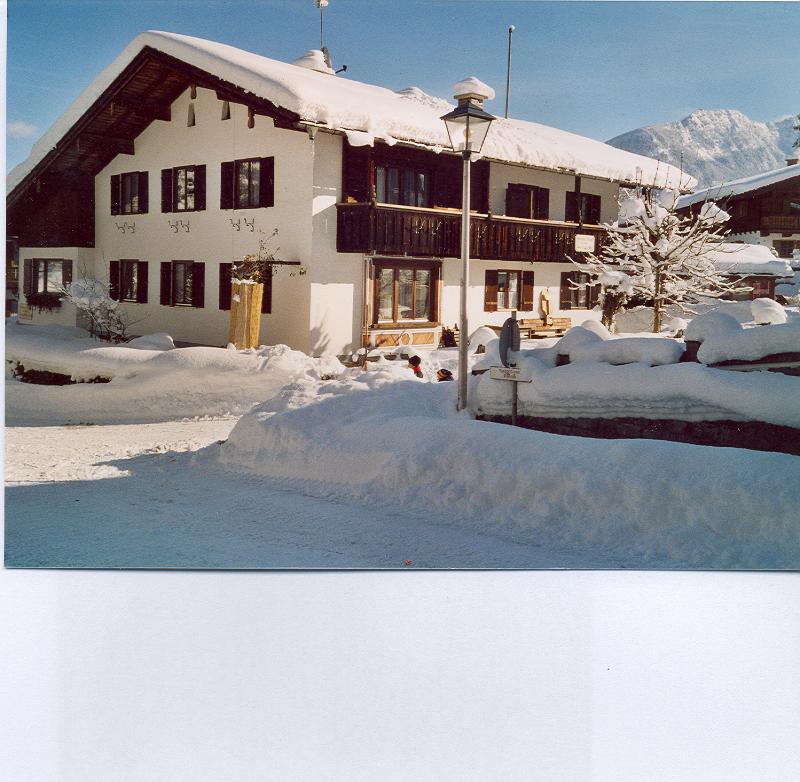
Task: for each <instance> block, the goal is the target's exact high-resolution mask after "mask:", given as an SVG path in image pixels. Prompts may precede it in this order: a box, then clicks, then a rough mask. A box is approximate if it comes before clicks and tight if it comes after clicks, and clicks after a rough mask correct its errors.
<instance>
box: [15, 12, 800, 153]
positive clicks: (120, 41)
mask: <svg viewBox="0 0 800 782" xmlns="http://www.w3.org/2000/svg"><path fill="white" fill-rule="evenodd" d="M324 13H325V43H326V44H327V46H328V47H329V48H330V50H331V53H332V55H333V58H334V63H335V65H336V66H337V67H338V66H339V65H341V64H347V66H348V71H347V77H349V78H353V79H357V80H360V81H368V82H372V83H375V84H381V85H384V86H386V87H390V88H393V89H400V88H402V87H406V86H409V85H412V84H413V85H416V86H418V87H420V88H422V89H423V90H425V91H426V92H430V93H432V94H436V95H440V96H442V97H450V93H451V89H450V88H451V85H452V84H453V83H454V82H456V81H458V80H460V79H462V78H464V77H465V76H467V75H471V74H474V75H476V76H478V77H479V78H480V79H482V80H483V81H485V82H487V83H488V84H491V85H492V86H493V87H494V88H495V90H496V91H497V98H496V99H495V100H494V101H493V102H491V103H488V104H487V108H488V110H489V111H494V112H495V113H497V114H502V112H503V101H504V90H505V67H506V44H507V29H508V26H509V25H510V24H513V25H515V27H516V31H515V33H514V39H513V40H514V46H513V63H512V72H511V98H510V114H511V115H512V116H516V117H520V118H522V119H529V120H534V121H536V122H542V123H544V124H547V125H553V126H555V127H559V128H563V129H565V130H571V131H574V132H576V133H581V134H583V135H586V136H591V137H593V138H598V139H602V140H605V139H608V138H611V137H612V136H615V135H618V134H619V133H623V132H625V131H626V130H630V129H632V128H635V127H638V126H640V125H647V124H654V123H659V122H666V121H671V120H678V119H681V118H682V117H684V116H686V115H687V114H688V113H689V112H691V111H692V110H693V109H696V108H734V109H739V110H741V111H743V112H744V113H745V114H747V115H748V116H750V117H752V118H753V119H758V120H770V119H777V118H778V117H782V116H785V115H787V114H790V113H791V114H794V113H798V112H800V79H798V74H799V73H800V55H798V43H797V41H798V38H797V36H798V30H800V3H726V2H721V3H683V2H681V3H659V2H642V3H627V2H620V3H584V2H561V3H549V2H541V3H540V2H523V1H522V0H518V1H517V2H485V1H478V0H475V1H474V2H470V1H469V0H441V1H438V2H437V1H425V2H424V1H419V2H417V1H415V0H391V1H390V0H330V4H329V6H328V8H327V9H326V10H325V12H324ZM148 29H159V30H168V31H172V32H180V33H185V34H187V35H195V36H199V37H203V38H209V39H212V40H216V41H222V42H224V43H229V44H232V45H234V46H238V47H240V48H242V49H247V50H249V51H254V52H258V53H260V54H264V55H267V56H269V57H274V58H276V59H279V60H292V59H294V58H296V57H298V56H299V55H301V54H302V53H303V52H304V51H306V50H307V49H310V48H312V47H316V46H318V45H319V12H318V11H317V9H316V8H315V7H314V3H313V0H227V1H226V2H222V1H221V0H136V1H135V2H133V1H132V0H10V2H9V7H8V72H7V122H8V128H7V135H8V146H7V165H8V167H9V168H11V167H13V166H14V165H16V164H17V163H19V162H20V161H21V160H23V159H24V158H25V157H26V156H27V155H28V152H29V151H30V146H31V144H32V143H33V142H34V141H35V140H36V138H38V137H39V136H40V135H41V134H42V133H43V132H44V131H45V130H46V129H47V128H48V127H49V126H50V125H51V124H52V123H53V122H54V121H55V120H56V119H57V117H58V116H59V115H60V114H61V112H62V111H63V110H64V109H65V108H66V107H67V106H68V105H69V104H70V103H71V102H72V101H73V100H74V99H75V97H77V95H78V94H79V93H80V92H81V90H82V89H83V88H84V87H86V86H87V85H88V84H89V83H90V82H91V80H92V79H93V78H94V77H95V76H96V75H97V73H99V71H100V70H102V69H103V68H104V67H105V66H106V65H108V64H109V63H110V62H111V61H112V60H113V59H114V58H115V57H116V56H117V55H118V54H119V53H120V51H121V50H122V49H123V48H124V47H125V46H126V44H127V43H128V42H129V41H130V40H131V39H132V38H133V37H134V36H135V35H136V34H138V33H139V32H141V31H143V30H148Z"/></svg>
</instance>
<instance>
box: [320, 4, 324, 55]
mask: <svg viewBox="0 0 800 782" xmlns="http://www.w3.org/2000/svg"><path fill="white" fill-rule="evenodd" d="M323 8H324V6H322V5H321V6H320V7H319V48H320V49H322V48H323V44H322V9H323Z"/></svg>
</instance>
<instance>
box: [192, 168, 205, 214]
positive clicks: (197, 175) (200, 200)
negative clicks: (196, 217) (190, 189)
mask: <svg viewBox="0 0 800 782" xmlns="http://www.w3.org/2000/svg"><path fill="white" fill-rule="evenodd" d="M194 208H195V210H196V211H198V212H201V211H203V210H204V209H205V208H206V167H205V166H195V167H194Z"/></svg>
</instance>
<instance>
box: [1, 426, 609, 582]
mask: <svg viewBox="0 0 800 782" xmlns="http://www.w3.org/2000/svg"><path fill="white" fill-rule="evenodd" d="M235 422H236V420H235V419H234V418H228V419H215V420H203V421H172V422H167V423H157V424H137V425H113V426H49V427H12V428H7V429H6V482H7V488H6V505H5V511H6V565H9V566H12V567H87V568H92V567H100V568H106V567H126V568H128V567H133V568H276V567H277V568H287V567H288V568H292V567H295V568H297V567H300V568H349V567H362V568H384V567H389V568H398V567H404V562H405V561H407V560H411V561H412V562H413V565H411V567H444V568H448V567H451V568H452V567H462V568H463V567H467V568H470V567H505V568H509V567H512V568H513V567H525V568H527V567H592V566H594V567H614V566H617V565H618V564H619V563H615V562H610V561H608V560H606V559H603V557H602V555H601V554H599V553H587V552H584V553H583V554H575V553H572V554H566V553H559V552H554V551H552V550H545V549H542V548H539V547H536V546H524V545H518V544H514V543H510V542H508V541H504V540H500V539H498V538H495V537H491V536H487V535H480V534H477V533H474V532H470V531H468V530H463V529H459V528H457V527H453V526H447V525H444V524H441V523H439V520H438V519H437V518H435V517H433V516H432V517H430V518H420V516H419V514H410V513H408V512H407V511H404V509H403V508H402V507H394V506H393V505H392V502H391V498H385V497H376V499H375V503H374V505H370V506H365V505H352V504H346V503H337V502H330V501H327V500H320V499H317V498H313V497H308V496H305V495H303V494H298V493H295V492H288V491H284V490H280V489H277V488H275V487H271V486H270V485H269V482H267V481H264V480H260V479H255V478H246V477H240V476H238V475H235V474H231V473H228V472H224V471H222V470H218V469H216V468H214V467H213V466H210V465H209V464H208V463H207V462H208V460H198V459H197V458H196V457H195V454H193V453H192V452H194V451H197V450H199V449H201V448H207V447H208V448H211V449H213V448H214V447H215V443H216V442H217V441H219V440H224V439H225V438H226V437H227V435H228V433H229V432H230V430H231V429H232V428H233V425H234V424H235Z"/></svg>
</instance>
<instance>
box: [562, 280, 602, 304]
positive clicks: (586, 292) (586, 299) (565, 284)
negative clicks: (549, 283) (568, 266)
mask: <svg viewBox="0 0 800 782" xmlns="http://www.w3.org/2000/svg"><path fill="white" fill-rule="evenodd" d="M589 280H590V278H589V275H588V274H586V273H584V272H562V273H561V303H560V306H561V309H562V310H590V309H592V308H593V307H594V306H595V305H596V304H597V302H598V300H599V298H600V286H599V285H592V286H591V287H589V286H588V283H589ZM576 285H583V286H584V287H581V288H577V287H574V286H576Z"/></svg>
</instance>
